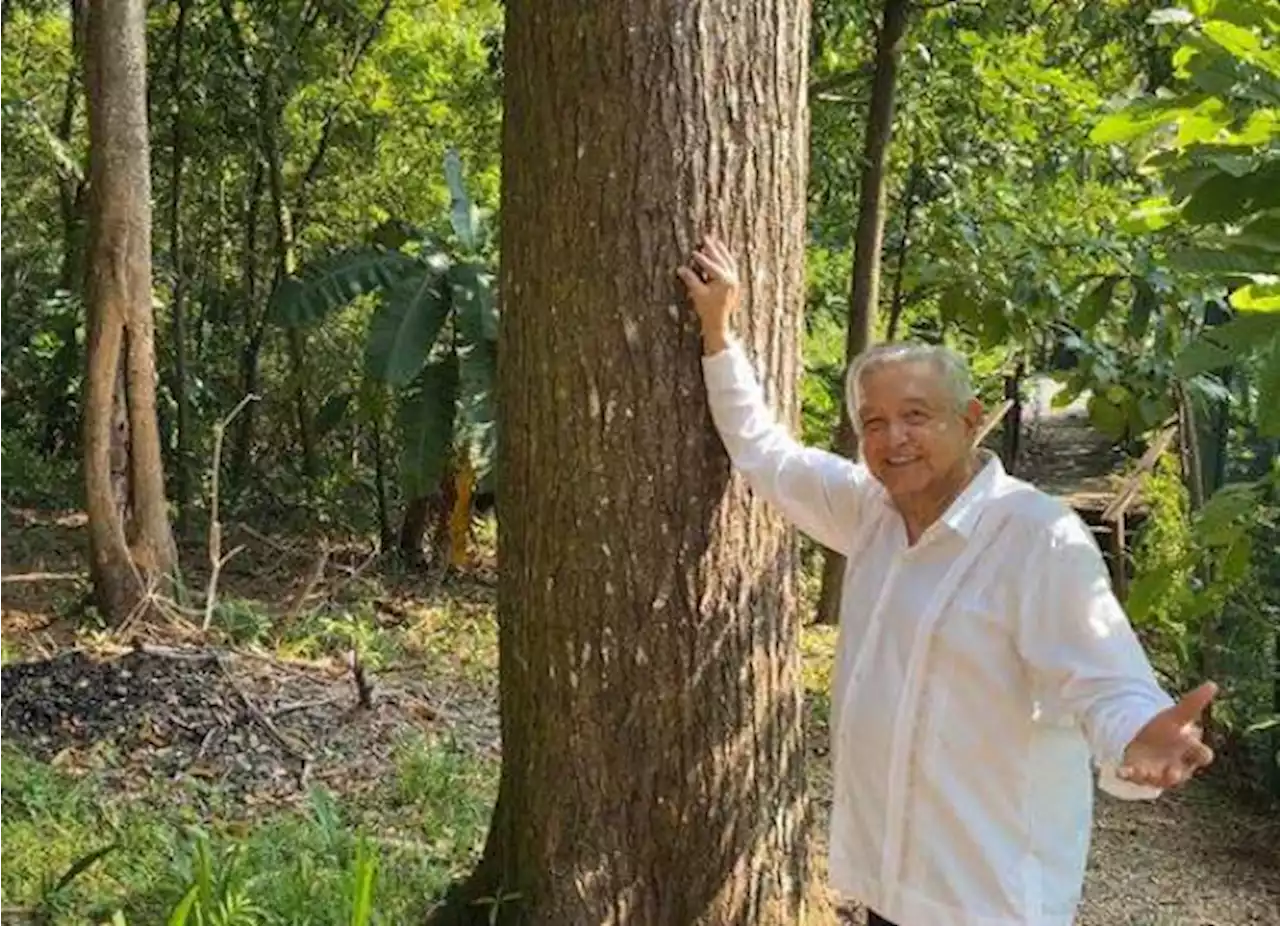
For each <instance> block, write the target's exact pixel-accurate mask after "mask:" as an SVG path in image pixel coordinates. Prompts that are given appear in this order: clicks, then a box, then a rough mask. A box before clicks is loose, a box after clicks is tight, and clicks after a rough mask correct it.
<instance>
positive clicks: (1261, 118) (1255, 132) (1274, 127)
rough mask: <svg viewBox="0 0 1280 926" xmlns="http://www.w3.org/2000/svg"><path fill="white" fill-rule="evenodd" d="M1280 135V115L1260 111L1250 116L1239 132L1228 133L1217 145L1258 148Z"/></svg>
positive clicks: (1266, 110)
mask: <svg viewBox="0 0 1280 926" xmlns="http://www.w3.org/2000/svg"><path fill="white" fill-rule="evenodd" d="M1277 133H1280V113H1278V112H1277V111H1276V110H1275V109H1258V110H1255V111H1254V112H1252V113H1250V114H1249V118H1248V119H1246V120H1245V123H1244V125H1243V126H1242V127H1241V128H1240V130H1239V131H1238V132H1227V133H1225V134H1224V135H1222V136H1221V137H1220V138H1219V139H1218V141H1217V143H1218V144H1219V145H1226V146H1229V147H1233V148H1257V147H1259V146H1261V145H1265V144H1266V143H1267V142H1268V141H1270V140H1271V139H1272V138H1274V137H1275V136H1276V134H1277Z"/></svg>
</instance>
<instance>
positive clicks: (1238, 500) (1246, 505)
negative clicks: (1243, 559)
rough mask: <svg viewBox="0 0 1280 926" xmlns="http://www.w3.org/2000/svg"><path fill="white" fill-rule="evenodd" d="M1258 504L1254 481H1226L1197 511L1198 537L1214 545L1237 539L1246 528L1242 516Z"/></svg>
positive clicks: (1225, 543) (1224, 544) (1232, 541)
mask: <svg viewBox="0 0 1280 926" xmlns="http://www.w3.org/2000/svg"><path fill="white" fill-rule="evenodd" d="M1257 504H1258V486H1257V484H1256V483H1252V482H1237V483H1230V484H1228V485H1224V486H1223V487H1222V488H1220V489H1219V490H1218V491H1216V492H1214V493H1213V495H1212V496H1211V497H1210V498H1209V500H1208V501H1207V502H1205V505H1204V507H1203V508H1201V509H1200V510H1199V511H1198V512H1197V513H1196V518H1195V523H1194V525H1193V529H1194V531H1195V535H1196V537H1197V539H1198V540H1199V541H1200V542H1201V543H1203V544H1205V545H1207V546H1211V547H1225V546H1228V545H1230V544H1232V543H1234V542H1235V541H1236V539H1237V537H1238V536H1239V535H1240V533H1241V532H1243V531H1245V530H1246V529H1247V525H1245V524H1243V523H1242V520H1243V519H1244V517H1245V516H1246V515H1248V514H1249V513H1250V512H1252V511H1254V509H1255V508H1256V507H1257Z"/></svg>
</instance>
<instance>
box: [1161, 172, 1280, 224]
mask: <svg viewBox="0 0 1280 926" xmlns="http://www.w3.org/2000/svg"><path fill="white" fill-rule="evenodd" d="M1276 208H1280V161H1277V162H1273V163H1267V164H1263V165H1261V166H1260V167H1258V168H1257V169H1256V170H1254V171H1252V172H1250V173H1248V174H1245V175H1244V176H1233V175H1232V174H1229V173H1227V172H1225V171H1216V170H1215V172H1214V175H1213V176H1211V177H1208V178H1207V179H1205V180H1204V181H1203V182H1201V183H1200V184H1199V185H1198V186H1196V188H1195V190H1194V192H1192V193H1191V195H1190V197H1189V198H1188V199H1187V201H1186V203H1185V204H1184V205H1183V207H1182V217H1183V218H1184V219H1186V220H1187V221H1188V222H1191V223H1193V224H1196V225H1207V224H1210V223H1221V222H1241V221H1242V220H1245V219H1247V218H1249V217H1250V216H1252V215H1253V214H1254V213H1257V212H1261V211H1263V210H1264V209H1276Z"/></svg>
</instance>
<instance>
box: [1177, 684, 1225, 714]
mask: <svg viewBox="0 0 1280 926" xmlns="http://www.w3.org/2000/svg"><path fill="white" fill-rule="evenodd" d="M1217 694H1218V686H1217V684H1216V683H1214V682H1205V683H1204V684H1202V685H1200V686H1198V687H1196V688H1193V689H1191V690H1190V691H1188V692H1187V693H1186V694H1184V695H1183V696H1182V699H1181V700H1180V701H1179V702H1178V703H1177V704H1176V705H1174V708H1173V713H1174V716H1175V717H1176V718H1177V719H1178V721H1179V722H1181V723H1184V724H1188V723H1195V722H1196V721H1198V720H1199V719H1200V715H1201V714H1203V713H1204V711H1205V708H1207V707H1208V706H1209V704H1210V702H1211V701H1213V699H1214V698H1215V697H1216V696H1217Z"/></svg>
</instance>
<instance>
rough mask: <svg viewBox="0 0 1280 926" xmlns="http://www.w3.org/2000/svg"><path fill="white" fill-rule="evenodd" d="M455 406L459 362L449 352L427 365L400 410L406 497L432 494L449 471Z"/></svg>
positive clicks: (401, 456) (402, 466) (401, 471)
mask: <svg viewBox="0 0 1280 926" xmlns="http://www.w3.org/2000/svg"><path fill="white" fill-rule="evenodd" d="M457 404H458V359H457V357H455V356H454V355H453V354H452V353H451V352H445V353H444V355H443V356H442V357H440V358H439V359H436V360H432V361H431V362H430V363H428V364H427V365H426V366H425V367H424V368H423V370H422V373H421V374H419V376H418V378H417V379H416V380H414V382H413V384H412V385H411V386H410V387H409V389H408V390H406V393H405V395H404V396H403V397H402V399H401V402H400V408H399V415H398V417H399V419H400V429H401V431H402V432H403V435H404V442H403V444H402V445H401V452H400V478H401V480H402V481H403V483H404V493H405V496H406V497H408V498H419V497H421V496H423V495H426V494H428V493H430V492H433V491H435V490H436V489H437V488H438V487H439V485H440V480H441V479H443V478H444V475H445V472H446V471H447V469H448V465H449V457H450V454H451V452H452V449H453V439H454V420H455V415H456V411H457Z"/></svg>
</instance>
